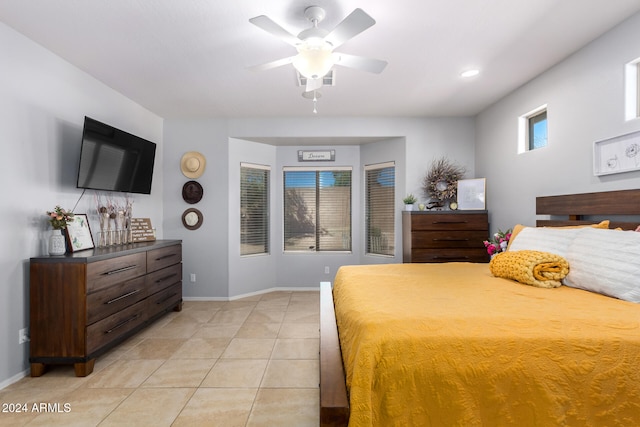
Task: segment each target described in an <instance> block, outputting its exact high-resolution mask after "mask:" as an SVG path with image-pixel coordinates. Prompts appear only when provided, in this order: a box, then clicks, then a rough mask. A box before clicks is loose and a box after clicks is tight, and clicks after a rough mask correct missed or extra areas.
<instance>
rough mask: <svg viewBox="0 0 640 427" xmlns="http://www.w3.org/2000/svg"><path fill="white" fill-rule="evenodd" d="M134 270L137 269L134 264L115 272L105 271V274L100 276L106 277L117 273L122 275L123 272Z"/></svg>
mask: <svg viewBox="0 0 640 427" xmlns="http://www.w3.org/2000/svg"><path fill="white" fill-rule="evenodd" d="M134 268H138V266H137V265H136V264H134V265H129V266H127V267H122V268H118V269H117V270H111V271H107V272H106V273H102V274H103V275H106V276H108V275H110V274H118V273H122V272H123V271H127V270H133V269H134Z"/></svg>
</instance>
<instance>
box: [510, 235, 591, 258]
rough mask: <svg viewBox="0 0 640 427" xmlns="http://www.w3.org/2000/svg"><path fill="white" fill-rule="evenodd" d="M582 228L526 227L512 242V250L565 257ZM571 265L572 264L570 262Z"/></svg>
mask: <svg viewBox="0 0 640 427" xmlns="http://www.w3.org/2000/svg"><path fill="white" fill-rule="evenodd" d="M580 230H582V229H581V228H553V227H525V228H524V229H522V231H520V232H519V233H518V234H517V235H516V236H515V238H514V239H513V241H512V242H511V244H510V245H509V250H510V251H524V250H531V251H540V252H550V253H552V254H556V255H560V256H561V257H565V255H566V254H567V250H568V249H569V245H570V244H571V242H572V241H573V239H574V238H575V237H576V236H577V233H578V232H579V231H580ZM569 267H571V264H569Z"/></svg>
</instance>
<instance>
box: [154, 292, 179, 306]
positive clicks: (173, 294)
mask: <svg viewBox="0 0 640 427" xmlns="http://www.w3.org/2000/svg"><path fill="white" fill-rule="evenodd" d="M176 295H178V293H177V292H174V293H172V294H171V295H169V296H168V297H166V298H165V299H163V300H162V301H158V302H157V303H156V304H157V305H160V304H164V303H165V302H167V301H169V300H170V299H171V298H173V297H175V296H176Z"/></svg>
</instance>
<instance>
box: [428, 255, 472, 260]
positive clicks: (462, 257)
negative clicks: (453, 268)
mask: <svg viewBox="0 0 640 427" xmlns="http://www.w3.org/2000/svg"><path fill="white" fill-rule="evenodd" d="M431 259H469V257H468V256H438V255H435V256H434V257H433V258H431Z"/></svg>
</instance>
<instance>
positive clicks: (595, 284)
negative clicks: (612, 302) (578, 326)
mask: <svg viewBox="0 0 640 427" xmlns="http://www.w3.org/2000/svg"><path fill="white" fill-rule="evenodd" d="M565 259H566V260H567V261H568V262H569V274H568V275H567V277H566V278H565V279H564V284H565V285H567V286H571V287H574V288H579V289H585V290H587V291H592V292H597V293H600V294H603V295H609V296H612V297H616V298H620V299H623V300H626V301H631V302H640V233H636V232H633V231H621V230H602V229H596V228H582V229H580V230H579V233H578V235H577V236H576V238H575V239H574V240H573V242H572V243H571V245H569V250H568V252H567V255H566V257H565Z"/></svg>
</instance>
